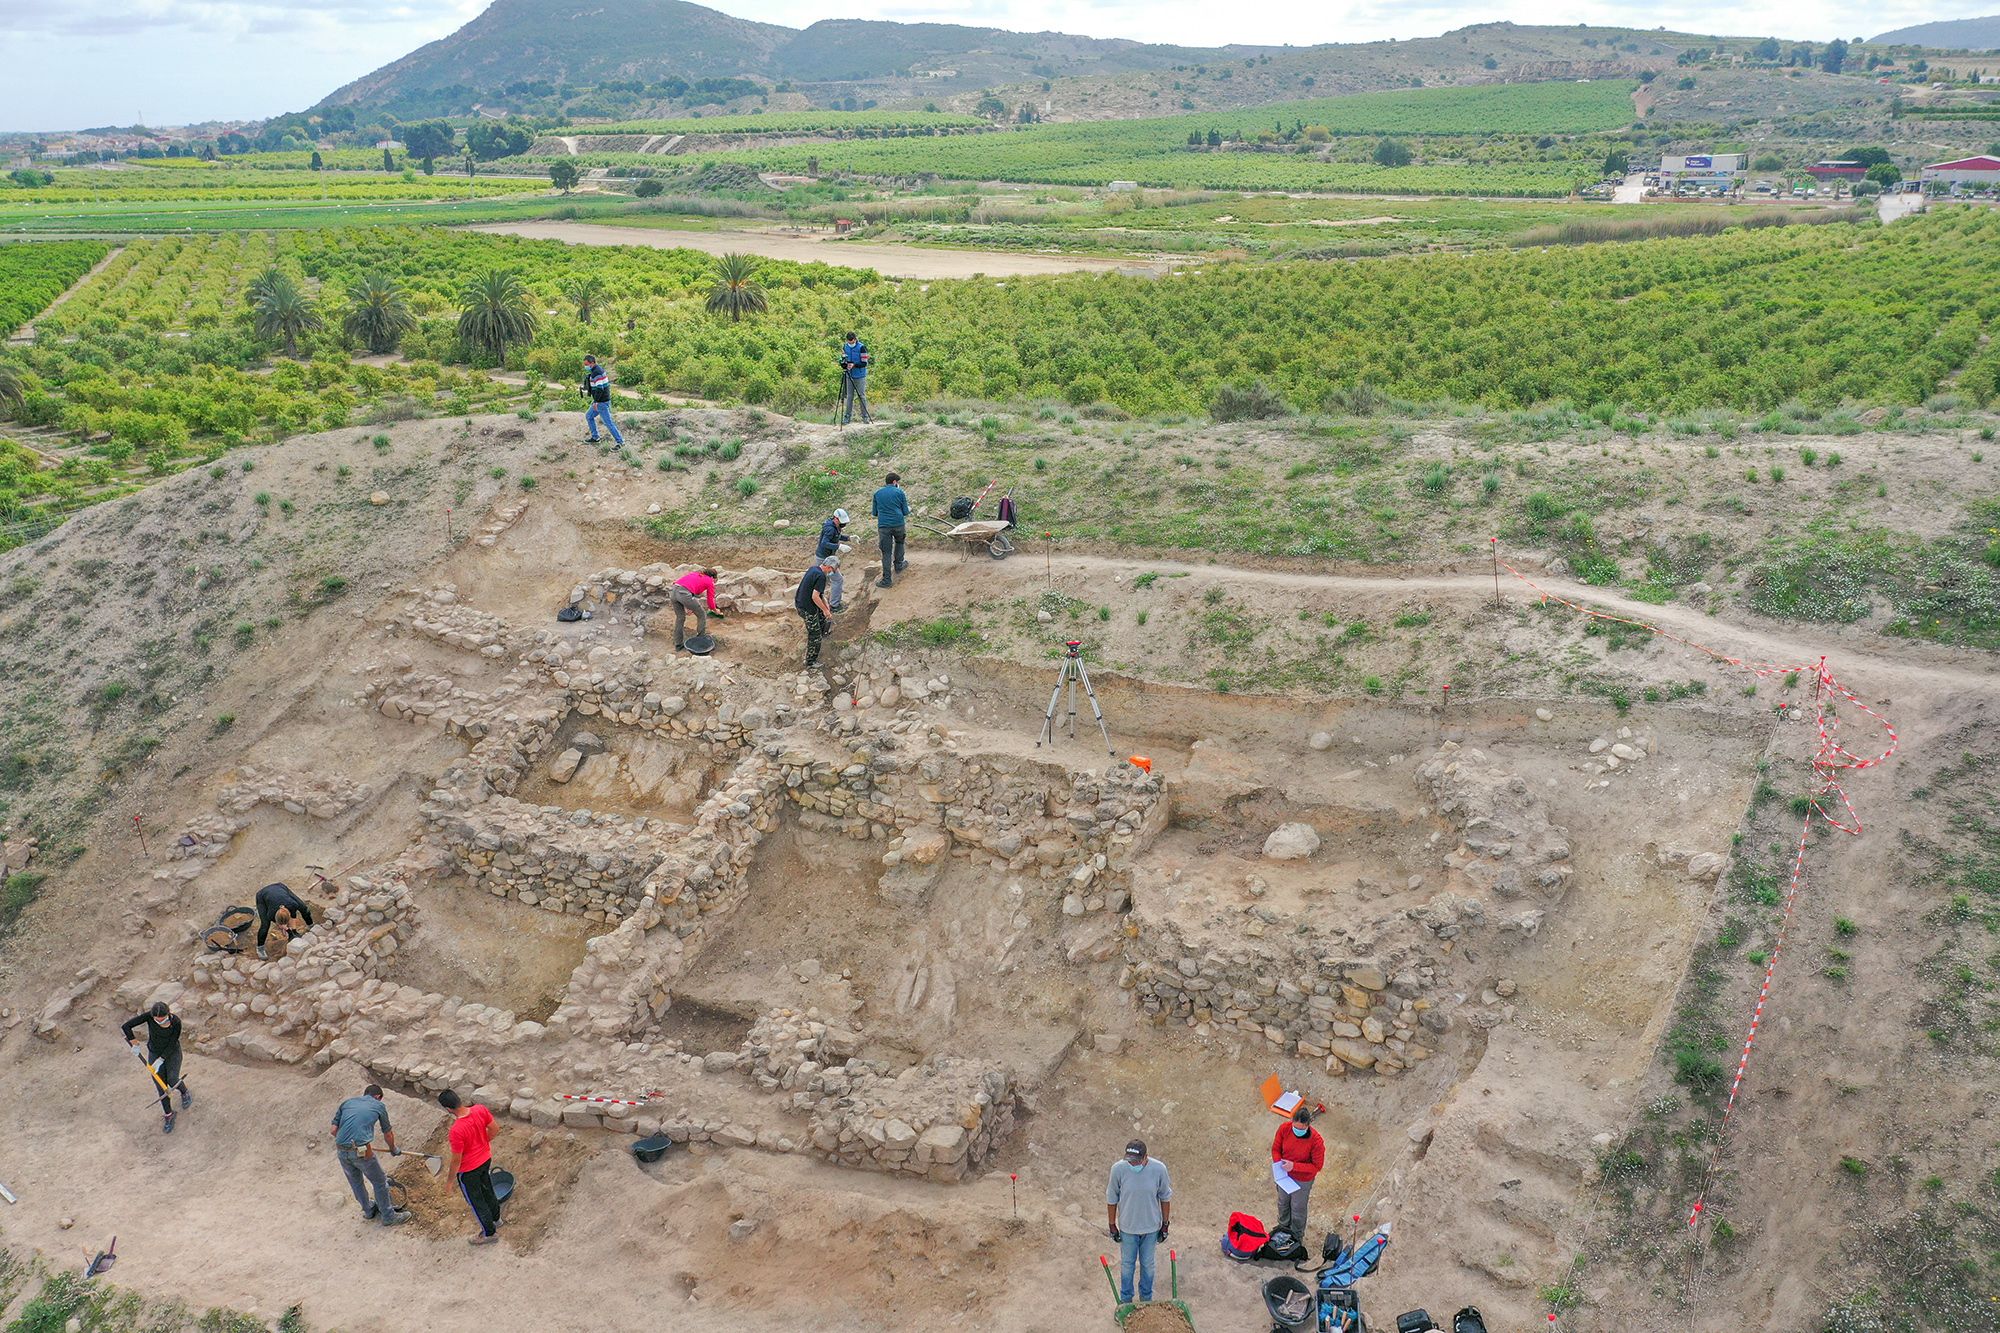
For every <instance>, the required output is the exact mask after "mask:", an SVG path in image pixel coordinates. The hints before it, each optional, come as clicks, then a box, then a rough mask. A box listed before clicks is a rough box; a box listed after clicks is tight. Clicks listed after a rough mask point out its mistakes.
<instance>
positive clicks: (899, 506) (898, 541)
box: [875, 472, 910, 588]
mask: <svg viewBox="0 0 2000 1333" xmlns="http://www.w3.org/2000/svg"><path fill="white" fill-rule="evenodd" d="M902 482H903V476H902V474H901V473H899V472H891V473H890V474H889V475H888V477H886V478H885V479H884V480H883V483H882V486H881V489H879V490H877V491H876V492H875V531H876V541H877V542H878V543H879V544H880V545H881V547H882V578H881V580H880V582H878V583H877V584H876V585H875V586H876V587H878V588H887V587H889V586H891V585H892V584H894V583H895V581H896V575H898V574H900V573H902V572H903V571H904V570H905V569H906V568H908V565H907V563H906V562H905V561H904V559H903V539H904V538H905V537H906V536H907V535H908V534H909V528H910V497H909V496H908V495H905V494H904V493H903V486H902Z"/></svg>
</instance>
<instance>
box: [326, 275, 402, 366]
mask: <svg viewBox="0 0 2000 1333" xmlns="http://www.w3.org/2000/svg"><path fill="white" fill-rule="evenodd" d="M347 299H348V302H349V305H348V307H347V315H346V317H345V318H343V319H342V320H341V321H340V327H341V331H342V332H343V333H345V334H346V335H347V336H348V337H349V338H352V339H353V340H354V341H356V342H358V343H363V344H365V345H366V346H367V348H368V350H369V351H371V352H376V353H381V352H393V351H395V350H396V344H397V343H399V342H401V341H402V340H403V335H404V334H406V333H408V332H409V331H410V330H411V329H414V328H415V327H417V317H416V316H415V315H414V314H412V313H410V304H409V302H407V301H405V300H404V299H403V289H402V288H401V287H398V286H397V285H396V280H395V279H394V278H392V277H390V276H389V275H388V274H386V273H369V274H366V275H364V276H363V277H362V278H361V279H360V280H359V281H358V282H356V283H355V284H354V286H352V287H351V288H349V289H348V292H347Z"/></svg>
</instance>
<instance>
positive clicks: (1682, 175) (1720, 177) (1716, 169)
mask: <svg viewBox="0 0 2000 1333" xmlns="http://www.w3.org/2000/svg"><path fill="white" fill-rule="evenodd" d="M1749 169H1750V155H1749V154H1748V153H1684V154H1682V155H1680V156H1679V157H1663V158H1661V159H1660V184H1661V185H1663V186H1665V187H1666V188H1668V189H1672V188H1673V187H1674V186H1676V185H1695V186H1718V187H1720V188H1722V189H1725V190H1732V189H1735V188H1736V184H1737V182H1738V181H1740V180H1742V179H1743V173H1744V172H1746V171H1748V170H1749Z"/></svg>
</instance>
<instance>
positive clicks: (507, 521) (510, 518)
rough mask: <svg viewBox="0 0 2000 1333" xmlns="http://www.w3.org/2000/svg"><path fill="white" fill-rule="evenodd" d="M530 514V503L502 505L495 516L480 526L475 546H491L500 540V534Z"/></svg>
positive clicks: (517, 502)
mask: <svg viewBox="0 0 2000 1333" xmlns="http://www.w3.org/2000/svg"><path fill="white" fill-rule="evenodd" d="M527 512H528V502H527V501H526V500H519V501H516V502H515V503H513V504H510V505H501V506H500V507H499V508H498V509H495V510H494V511H493V516H492V517H491V518H489V519H487V520H486V522H485V523H483V524H481V525H480V528H479V535H478V536H476V537H474V538H473V539H472V544H473V545H474V546H491V545H493V544H494V543H495V542H498V541H499V540H500V534H502V533H504V532H505V531H507V529H509V528H511V527H513V526H514V524H516V523H517V522H519V521H520V518H521V515H523V514H525V513H527Z"/></svg>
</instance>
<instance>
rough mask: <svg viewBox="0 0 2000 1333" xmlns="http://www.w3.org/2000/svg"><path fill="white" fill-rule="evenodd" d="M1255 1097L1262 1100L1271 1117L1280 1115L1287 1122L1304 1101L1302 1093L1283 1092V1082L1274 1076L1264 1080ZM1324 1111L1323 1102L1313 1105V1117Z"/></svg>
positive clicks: (1324, 1105)
mask: <svg viewBox="0 0 2000 1333" xmlns="http://www.w3.org/2000/svg"><path fill="white" fill-rule="evenodd" d="M1257 1095H1258V1096H1260V1097H1262V1098H1263V1099H1264V1105H1266V1106H1268V1107H1270V1108H1271V1114H1272V1115H1280V1116H1283V1117H1284V1118H1285V1119H1287V1120H1290V1119H1291V1118H1292V1112H1294V1111H1296V1110H1298V1109H1299V1106H1300V1105H1301V1104H1302V1103H1303V1102H1304V1101H1305V1095H1304V1094H1303V1093H1298V1092H1287V1091H1285V1085H1284V1083H1283V1081H1282V1080H1280V1079H1279V1078H1278V1076H1277V1075H1276V1074H1273V1075H1271V1076H1270V1077H1269V1078H1267V1079H1265V1080H1264V1082H1263V1083H1262V1085H1260V1086H1259V1087H1258V1089H1257ZM1324 1110H1326V1103H1325V1102H1314V1103H1313V1106H1312V1111H1313V1114H1314V1115H1318V1114H1320V1113H1321V1112H1322V1111H1324Z"/></svg>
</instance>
